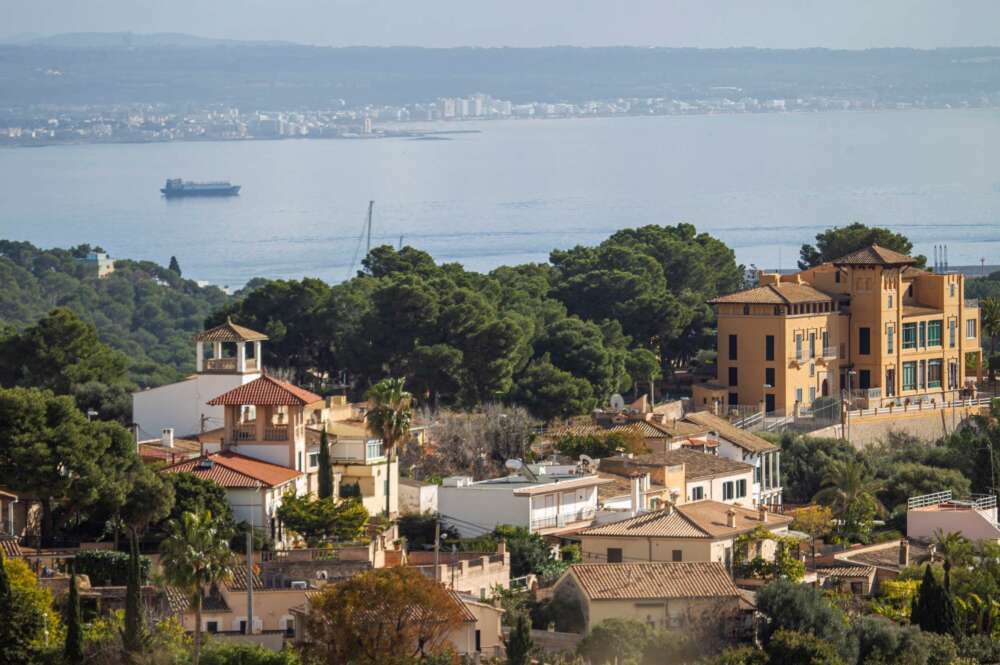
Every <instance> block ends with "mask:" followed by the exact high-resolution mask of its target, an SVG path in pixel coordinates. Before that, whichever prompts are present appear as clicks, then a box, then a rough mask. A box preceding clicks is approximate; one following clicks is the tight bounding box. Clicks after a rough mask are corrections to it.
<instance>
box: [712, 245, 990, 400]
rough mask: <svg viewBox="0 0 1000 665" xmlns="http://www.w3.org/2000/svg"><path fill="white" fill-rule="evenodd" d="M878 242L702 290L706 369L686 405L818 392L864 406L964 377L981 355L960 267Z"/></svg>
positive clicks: (962, 386) (963, 383)
mask: <svg viewBox="0 0 1000 665" xmlns="http://www.w3.org/2000/svg"><path fill="white" fill-rule="evenodd" d="M915 264H916V261H915V260H914V259H913V258H911V257H909V256H904V255H903V254H899V253H897V252H894V251H892V250H889V249H886V248H884V247H879V246H878V245H871V246H870V247H864V248H862V249H860V250H858V251H856V252H853V253H851V254H849V255H847V256H844V257H841V258H839V259H837V260H835V261H832V262H829V263H824V264H821V265H819V266H816V267H815V268H810V269H808V270H804V271H801V272H798V273H795V274H793V275H779V274H761V275H760V280H759V286H757V287H755V288H752V289H748V290H745V291H740V292H737V293H731V294H728V295H724V296H720V297H719V298H716V299H714V300H712V301H711V304H712V306H713V307H714V308H715V311H716V315H717V319H718V361H717V366H718V371H717V375H716V377H715V380H714V381H713V382H709V383H707V384H699V385H696V386H695V387H694V390H693V401H694V403H695V405H696V407H698V408H700V409H706V410H710V411H713V412H716V413H722V412H724V411H729V410H733V409H739V408H740V407H746V408H748V409H753V410H759V409H764V410H765V411H767V412H769V413H770V412H777V413H779V414H780V413H783V414H786V415H788V414H792V413H798V411H799V410H801V409H802V408H810V407H812V405H813V404H814V403H815V402H816V401H817V400H818V399H819V398H821V397H838V396H841V395H843V396H846V397H848V398H849V401H850V403H851V404H852V405H854V406H862V407H865V408H870V407H874V406H887V405H889V404H897V405H902V404H904V403H914V402H920V401H930V400H935V401H937V402H942V401H944V400H947V399H953V398H957V397H959V396H960V394H961V392H962V391H963V390H968V389H971V386H970V385H969V383H970V377H969V376H968V375H967V373H966V357H967V356H976V358H975V363H974V364H978V365H980V366H981V362H982V359H981V355H982V354H981V349H980V331H979V306H978V304H977V303H975V302H972V301H967V300H965V297H964V295H965V278H964V276H963V275H962V274H960V273H940V274H939V273H931V272H926V271H924V270H920V269H918V268H916V266H915Z"/></svg>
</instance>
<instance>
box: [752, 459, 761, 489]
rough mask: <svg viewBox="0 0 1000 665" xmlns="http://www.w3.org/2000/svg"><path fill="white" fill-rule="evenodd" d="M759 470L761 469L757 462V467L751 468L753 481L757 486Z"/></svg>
mask: <svg viewBox="0 0 1000 665" xmlns="http://www.w3.org/2000/svg"><path fill="white" fill-rule="evenodd" d="M760 468H761V463H760V462H758V463H757V466H755V467H754V468H753V481H754V482H755V483H757V484H758V485H759V484H760Z"/></svg>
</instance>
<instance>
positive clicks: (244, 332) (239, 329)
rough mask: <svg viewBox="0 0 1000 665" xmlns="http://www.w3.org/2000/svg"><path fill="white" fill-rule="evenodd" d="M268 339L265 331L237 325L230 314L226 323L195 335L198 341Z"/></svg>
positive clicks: (261, 340) (195, 339)
mask: <svg viewBox="0 0 1000 665" xmlns="http://www.w3.org/2000/svg"><path fill="white" fill-rule="evenodd" d="M266 340H267V335H265V334H264V333H259V332H257V331H256V330H250V328H246V327H244V326H241V325H237V324H235V323H233V320H232V319H231V318H229V317H228V316H227V317H226V322H225V323H221V324H219V325H217V326H215V327H214V328H209V329H208V330H203V331H202V332H200V333H198V334H197V335H195V336H194V341H196V342H263V341H266Z"/></svg>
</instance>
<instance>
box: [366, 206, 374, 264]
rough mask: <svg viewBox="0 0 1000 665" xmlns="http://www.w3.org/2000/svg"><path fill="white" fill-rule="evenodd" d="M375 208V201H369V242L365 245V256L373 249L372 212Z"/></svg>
mask: <svg viewBox="0 0 1000 665" xmlns="http://www.w3.org/2000/svg"><path fill="white" fill-rule="evenodd" d="M374 210H375V202H374V201H369V202H368V242H367V244H366V245H365V256H368V255H369V254H370V253H371V251H372V212H373V211H374Z"/></svg>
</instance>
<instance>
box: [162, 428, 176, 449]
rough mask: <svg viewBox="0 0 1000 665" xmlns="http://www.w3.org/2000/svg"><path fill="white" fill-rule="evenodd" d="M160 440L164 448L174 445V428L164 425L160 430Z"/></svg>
mask: <svg viewBox="0 0 1000 665" xmlns="http://www.w3.org/2000/svg"><path fill="white" fill-rule="evenodd" d="M160 442H161V443H162V444H163V447H164V448H173V447H174V428H173V427H164V428H163V430H162V431H161V432H160Z"/></svg>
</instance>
